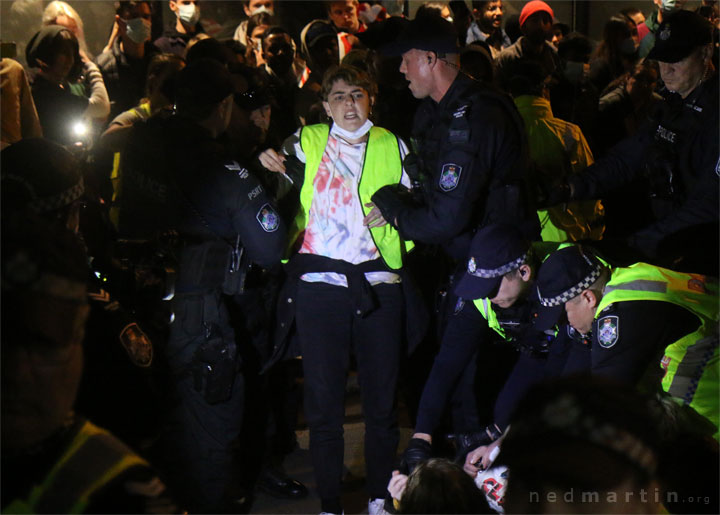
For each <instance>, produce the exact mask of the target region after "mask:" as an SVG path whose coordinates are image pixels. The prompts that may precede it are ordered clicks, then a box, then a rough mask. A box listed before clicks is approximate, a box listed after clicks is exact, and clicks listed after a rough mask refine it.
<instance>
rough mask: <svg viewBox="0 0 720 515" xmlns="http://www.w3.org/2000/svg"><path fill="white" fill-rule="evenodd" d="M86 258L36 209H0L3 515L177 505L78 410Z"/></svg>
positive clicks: (136, 459)
mask: <svg viewBox="0 0 720 515" xmlns="http://www.w3.org/2000/svg"><path fill="white" fill-rule="evenodd" d="M88 272H89V271H88V266H87V256H86V255H85V252H84V251H83V248H82V245H81V244H80V242H79V240H78V239H77V238H76V237H75V235H74V234H73V233H72V232H70V231H69V230H67V229H65V228H63V227H58V226H50V225H49V224H48V223H47V220H44V219H43V218H41V217H40V216H39V215H38V214H37V213H35V212H33V211H32V210H31V209H28V210H26V211H22V212H16V213H14V214H13V213H10V214H7V213H4V214H3V217H2V283H1V284H2V298H3V302H2V318H1V319H2V346H1V349H2V360H1V362H2V389H1V392H2V402H1V403H0V405H1V406H2V417H0V421H1V424H2V450H3V452H2V469H3V471H4V473H3V475H2V483H1V491H2V503H1V506H2V511H3V513H41V512H49V513H108V512H111V511H122V512H124V513H153V512H155V510H157V511H162V512H164V513H175V512H176V510H177V507H175V506H173V505H172V504H171V500H170V499H169V497H168V495H167V492H166V491H165V486H164V485H163V483H162V482H161V481H160V479H159V478H158V477H157V474H155V472H153V470H152V469H151V468H150V467H149V466H148V463H147V462H146V461H145V460H144V459H143V458H141V457H140V456H138V455H137V454H136V453H135V452H133V451H132V450H131V449H130V448H129V447H128V446H127V445H125V444H124V443H123V442H121V441H120V440H118V439H117V438H116V437H115V436H113V435H112V434H111V433H109V432H108V431H106V430H105V429H102V428H99V427H97V426H96V425H94V424H93V423H91V422H90V421H88V420H86V419H84V418H83V417H81V416H79V415H78V414H77V412H76V411H75V410H74V409H73V405H74V402H75V395H76V393H77V391H78V385H79V383H80V378H81V375H82V369H83V345H82V341H83V333H84V329H85V321H86V319H87V316H88V312H89V307H88V295H87V290H86V287H85V283H86V281H87V277H88Z"/></svg>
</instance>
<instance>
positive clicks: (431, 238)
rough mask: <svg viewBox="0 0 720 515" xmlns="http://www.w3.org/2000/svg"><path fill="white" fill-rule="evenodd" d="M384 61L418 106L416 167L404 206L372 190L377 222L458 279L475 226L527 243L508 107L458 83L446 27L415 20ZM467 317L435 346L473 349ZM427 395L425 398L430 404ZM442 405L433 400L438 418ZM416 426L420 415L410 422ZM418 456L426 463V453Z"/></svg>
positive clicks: (519, 147) (476, 425) (469, 403)
mask: <svg viewBox="0 0 720 515" xmlns="http://www.w3.org/2000/svg"><path fill="white" fill-rule="evenodd" d="M387 51H388V53H394V54H399V55H402V63H401V66H400V71H401V72H402V73H403V74H404V75H405V78H406V79H407V80H409V82H410V84H409V88H410V91H411V92H412V94H413V96H415V97H416V98H422V99H424V100H423V102H422V104H421V105H420V107H419V108H418V111H417V113H416V115H415V120H414V124H413V138H412V141H413V144H414V150H415V152H416V159H417V164H416V165H415V168H416V170H417V173H416V174H415V177H414V179H415V183H416V187H415V188H414V190H415V191H414V192H413V193H414V194H413V195H412V197H413V198H412V199H408V198H407V196H406V195H405V193H406V191H404V190H403V189H402V188H397V187H396V186H385V187H383V188H381V189H380V190H378V191H377V192H376V193H375V195H373V197H372V200H373V202H374V203H375V205H376V206H377V207H378V208H379V209H380V210H381V211H382V213H383V216H384V218H385V219H386V220H388V222H389V223H390V224H392V225H393V226H395V227H397V229H398V231H399V232H400V234H401V235H402V236H403V237H404V238H407V239H412V240H417V241H420V242H424V243H430V244H439V245H441V246H442V248H443V250H444V251H445V253H446V254H447V255H448V256H449V257H450V258H451V260H452V261H454V263H456V264H457V263H462V265H463V266H462V267H461V268H459V269H458V272H459V273H461V272H462V271H464V265H465V264H466V263H467V261H466V259H467V256H468V250H469V247H470V242H471V240H472V237H473V234H474V231H475V230H476V228H477V227H479V226H484V225H487V224H490V223H494V222H502V223H505V224H511V225H515V226H517V227H518V228H521V229H522V231H523V232H524V233H525V235H526V236H528V237H529V239H535V237H536V236H538V235H539V225H538V221H537V216H536V215H535V212H534V211H533V210H532V209H531V205H530V202H529V199H528V195H527V192H526V188H525V183H524V175H525V172H526V171H527V169H528V163H529V161H528V152H527V142H526V139H525V131H524V128H523V125H522V121H521V119H520V117H519V115H518V113H517V111H516V109H515V106H514V105H513V104H512V102H511V101H510V100H509V99H508V98H506V97H505V96H503V95H500V94H497V93H495V92H493V91H491V90H490V89H489V88H488V87H487V86H484V85H482V84H481V83H479V82H478V81H476V80H474V79H473V78H471V77H468V76H467V75H465V74H462V73H460V71H459V68H458V47H457V34H456V32H455V30H454V28H453V26H452V24H450V23H449V22H447V21H445V20H443V19H442V18H440V17H439V16H433V15H423V16H419V17H418V18H416V19H415V20H413V21H412V22H410V23H409V24H408V26H407V28H406V29H405V30H404V31H403V32H402V33H401V35H400V36H399V37H398V40H397V41H396V43H395V44H393V45H392V46H391V47H389V48H388V49H387ZM406 168H413V166H410V167H408V166H406ZM449 297H450V298H449V300H448V303H447V305H448V306H449V307H452V306H456V305H458V303H457V301H458V300H459V299H458V298H457V297H454V296H449ZM466 310H467V311H476V310H475V308H474V307H473V306H465V307H464V308H461V309H460V310H456V313H455V314H453V315H451V316H450V317H449V318H448V320H447V323H448V326H447V328H446V329H445V336H444V337H443V342H444V344H445V342H450V341H451V340H453V339H454V338H455V337H456V336H458V335H459V334H462V335H464V337H463V338H464V339H466V340H473V341H472V342H467V343H470V346H471V348H473V349H474V348H475V345H476V342H475V341H474V335H476V333H475V332H472V331H470V332H468V331H467V330H465V329H467V328H465V329H463V323H464V322H465V319H466V318H467V316H470V318H471V319H472V318H477V317H474V315H475V314H476V313H474V312H473V313H470V314H469V315H467V316H465V315H464V313H465V312H466ZM478 322H482V321H481V320H469V323H470V325H471V326H477V327H481V326H482V323H478ZM450 335H452V336H450ZM443 351H445V353H447V352H452V350H451V349H442V348H441V351H440V353H441V354H443V353H444V352H443ZM471 355H472V354H471ZM486 357H487V356H486ZM465 377H466V378H469V379H468V380H466V381H464V384H463V385H462V387H461V390H462V391H464V394H460V393H458V395H459V396H460V397H459V398H461V399H464V400H463V401H462V402H461V404H462V405H464V406H465V407H464V408H462V410H461V411H462V412H463V416H462V418H463V419H464V422H461V424H462V425H463V427H461V428H460V429H461V430H462V431H465V432H476V431H480V429H481V427H480V422H479V420H478V419H477V416H476V415H475V414H474V412H476V411H477V408H476V406H475V402H474V396H473V395H472V392H471V390H472V383H473V380H472V379H473V374H472V371H471V370H470V371H469V372H468V373H467V374H466V376H465ZM441 381H449V382H451V383H456V381H457V378H456V377H455V376H453V377H451V376H447V377H443V378H442V379H441ZM430 390H431V388H428V387H426V388H425V392H428V394H432V393H431V391H430ZM468 393H469V394H470V395H469V396H468ZM441 397H444V396H441ZM445 402H446V399H445V398H442V399H441V401H440V403H439V409H440V410H442V407H443V406H444V404H445ZM421 404H422V401H421ZM421 411H422V407H421ZM422 418H423V415H422V413H421V414H419V416H418V421H421V420H422ZM456 418H457V417H456ZM432 429H435V428H434V427H432V428H431V430H432ZM421 433H422V439H423V440H425V441H430V440H431V437H430V435H429V434H426V433H424V432H422V431H421ZM418 435H419V434H418ZM414 445H416V446H418V447H421V448H422V447H426V446H425V445H423V443H422V441H421V440H419V439H416V438H414V439H413V440H411V444H410V448H412V447H413V446H414ZM421 454H422V455H423V456H424V457H427V452H423V453H421ZM410 461H417V459H411V460H410Z"/></svg>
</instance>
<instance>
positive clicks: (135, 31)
mask: <svg viewBox="0 0 720 515" xmlns="http://www.w3.org/2000/svg"><path fill="white" fill-rule="evenodd" d="M125 26H126V32H127V37H129V38H130V41H132V42H133V43H137V44H140V43H144V42H145V41H147V40H149V39H150V29H151V28H152V24H151V23H150V20H146V19H145V18H131V19H129V20H127V21H126V22H125Z"/></svg>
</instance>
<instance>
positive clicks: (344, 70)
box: [322, 64, 377, 102]
mask: <svg viewBox="0 0 720 515" xmlns="http://www.w3.org/2000/svg"><path fill="white" fill-rule="evenodd" d="M339 80H344V81H345V82H346V83H347V84H348V85H350V86H360V87H361V88H363V89H364V90H365V91H367V93H368V95H369V96H371V97H374V96H376V95H377V84H375V81H374V80H372V79H371V78H370V76H369V75H368V74H367V73H365V72H364V71H362V70H360V69H358V68H355V67H354V66H349V65H347V64H341V65H339V66H334V67H332V68H330V69H329V70H328V71H327V72H325V76H324V77H323V81H322V97H323V100H325V101H326V102H327V100H328V97H329V96H330V91H332V87H333V84H335V83H336V82H337V81H339Z"/></svg>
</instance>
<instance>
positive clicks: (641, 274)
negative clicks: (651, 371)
mask: <svg viewBox="0 0 720 515" xmlns="http://www.w3.org/2000/svg"><path fill="white" fill-rule="evenodd" d="M633 300H652V301H661V302H670V303H672V304H675V305H677V306H680V307H683V308H685V309H687V310H688V311H690V312H691V313H693V314H694V315H695V316H696V317H698V319H699V321H700V327H698V329H697V330H695V331H694V332H692V333H690V334H688V335H686V336H683V337H682V338H680V339H679V340H677V341H676V342H673V343H672V344H670V345H668V346H667V347H666V348H665V355H664V356H663V359H662V362H661V366H662V368H664V369H665V376H664V377H663V380H662V387H663V390H665V391H666V392H667V393H668V394H670V395H671V396H672V397H675V398H676V399H678V400H680V401H681V402H682V403H683V404H685V405H689V406H691V407H692V408H694V409H695V411H697V412H698V413H700V414H701V415H703V416H705V417H707V418H708V419H709V420H710V421H711V422H712V423H713V424H715V427H716V429H717V428H718V426H720V399H719V396H718V385H720V381H719V380H718V379H719V377H720V374H719V372H720V358H719V355H718V319H719V318H720V317H719V315H718V313H719V312H718V308H719V306H718V303H719V301H718V282H717V280H716V279H713V278H710V277H707V276H704V275H697V274H684V273H679V272H674V271H672V270H666V269H664V268H660V267H656V266H652V265H648V264H645V263H636V264H634V265H632V266H631V267H628V268H617V269H615V270H613V273H612V277H611V279H610V281H609V282H608V283H607V285H606V286H605V293H604V296H603V298H602V300H601V302H600V304H599V305H598V309H597V314H598V315H599V314H600V313H601V312H602V310H603V309H604V308H606V307H607V306H609V305H610V304H613V303H615V302H623V301H633ZM717 436H718V433H717V432H716V438H717Z"/></svg>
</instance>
